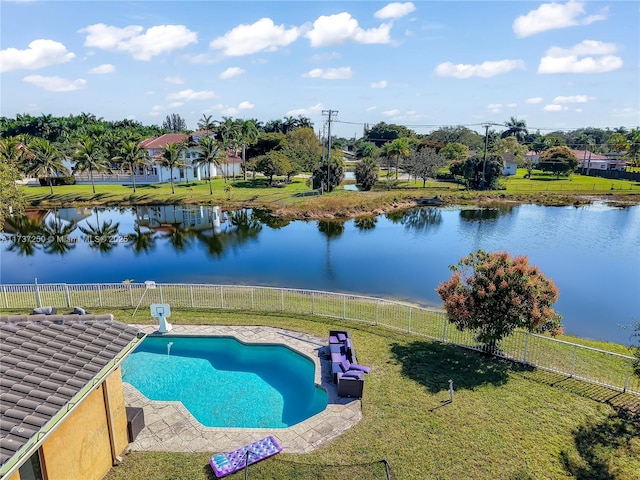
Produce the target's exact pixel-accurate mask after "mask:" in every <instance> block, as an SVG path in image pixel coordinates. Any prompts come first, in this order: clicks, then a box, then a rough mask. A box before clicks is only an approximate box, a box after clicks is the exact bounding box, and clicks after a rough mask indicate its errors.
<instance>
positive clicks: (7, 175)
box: [0, 140, 26, 231]
mask: <svg viewBox="0 0 640 480" xmlns="http://www.w3.org/2000/svg"><path fill="white" fill-rule="evenodd" d="M1 142H2V143H4V140H2V141H1ZM2 148H4V147H2ZM21 178H22V175H21V174H20V170H19V169H18V166H17V162H15V161H13V160H10V159H8V158H6V157H5V156H4V155H3V156H1V157H0V231H2V229H3V228H4V222H5V219H6V218H8V217H10V216H11V215H20V214H21V213H22V211H23V210H24V208H25V205H26V201H25V198H24V192H23V191H22V190H21V189H20V188H19V187H18V185H17V184H16V182H17V181H18V180H20V179H21Z"/></svg>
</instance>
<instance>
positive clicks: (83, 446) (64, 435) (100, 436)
mask: <svg viewBox="0 0 640 480" xmlns="http://www.w3.org/2000/svg"><path fill="white" fill-rule="evenodd" d="M102 388H103V386H101V387H100V388H98V389H96V390H94V391H93V392H92V393H91V394H90V395H89V396H88V397H87V398H85V400H84V401H83V402H82V403H81V404H80V405H79V406H78V407H77V408H76V409H75V410H74V412H73V413H72V414H71V415H70V416H69V417H68V418H67V419H65V421H64V422H62V424H61V425H60V426H59V427H58V428H57V430H56V431H55V432H54V433H53V434H52V435H51V437H50V438H49V439H47V441H46V442H45V443H44V445H43V446H42V453H43V457H44V462H45V464H46V468H47V476H48V479H49V480H58V479H60V480H76V479H77V480H92V479H96V480H99V479H101V478H102V477H104V476H105V475H106V473H107V472H108V471H109V469H110V468H111V464H112V461H111V447H110V443H109V431H108V428H107V416H106V412H105V406H104V398H103V393H102ZM123 408H124V406H123ZM125 428H126V426H125Z"/></svg>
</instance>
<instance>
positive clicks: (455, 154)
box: [439, 142, 469, 162]
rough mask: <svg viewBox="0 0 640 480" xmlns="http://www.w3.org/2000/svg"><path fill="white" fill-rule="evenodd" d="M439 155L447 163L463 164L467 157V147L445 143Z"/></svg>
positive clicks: (460, 144) (455, 143) (461, 144)
mask: <svg viewBox="0 0 640 480" xmlns="http://www.w3.org/2000/svg"><path fill="white" fill-rule="evenodd" d="M439 153H440V155H442V156H443V157H444V159H445V160H447V161H449V162H453V161H462V162H464V161H465V160H466V159H467V157H468V156H469V147H467V146H466V145H465V144H463V143H458V142H451V143H447V144H446V145H445V146H444V147H443V148H442V149H441V150H440V152H439Z"/></svg>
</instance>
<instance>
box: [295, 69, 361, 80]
mask: <svg viewBox="0 0 640 480" xmlns="http://www.w3.org/2000/svg"><path fill="white" fill-rule="evenodd" d="M352 74H353V72H352V71H351V67H339V68H314V69H313V70H311V71H309V72H307V73H305V74H304V75H302V76H303V77H310V78H323V79H325V80H345V79H348V78H351V75H352Z"/></svg>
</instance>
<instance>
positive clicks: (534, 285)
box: [436, 250, 562, 353]
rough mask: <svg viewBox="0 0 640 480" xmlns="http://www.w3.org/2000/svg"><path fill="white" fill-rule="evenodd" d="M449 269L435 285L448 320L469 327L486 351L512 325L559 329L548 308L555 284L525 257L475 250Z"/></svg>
mask: <svg viewBox="0 0 640 480" xmlns="http://www.w3.org/2000/svg"><path fill="white" fill-rule="evenodd" d="M449 268H450V269H451V270H452V271H453V274H452V275H451V278H450V279H449V280H447V281H445V282H443V283H441V284H440V285H439V286H438V288H437V289H436V291H437V292H438V295H439V296H440V298H441V299H442V300H443V301H444V308H445V310H446V312H447V315H448V317H449V321H451V322H452V323H453V324H454V325H455V326H456V327H457V328H458V329H459V330H471V331H473V332H474V333H475V335H476V339H477V340H478V341H479V342H481V343H482V344H484V346H485V349H486V350H488V351H489V352H491V353H495V352H496V351H497V345H498V342H499V341H500V340H501V339H502V338H504V337H506V336H507V335H509V334H510V333H511V332H513V331H514V330H515V329H516V328H523V329H526V330H529V331H530V332H537V333H541V332H550V333H551V334H552V335H556V334H559V333H562V327H561V326H560V322H561V320H562V317H561V316H560V315H559V314H557V313H556V312H555V311H554V310H553V308H552V305H553V304H554V302H555V301H556V300H557V299H558V289H557V288H556V286H555V284H554V283H553V281H552V280H550V279H548V278H546V277H545V276H544V275H543V274H542V273H541V272H540V271H539V270H538V267H536V266H532V265H529V260H528V259H527V257H526V256H523V255H520V256H517V257H515V258H511V257H510V256H509V254H508V253H506V252H496V253H487V252H485V251H483V250H478V251H477V252H475V253H471V254H470V255H469V256H468V257H464V258H462V259H461V260H460V261H459V262H458V264H457V265H451V266H450V267H449Z"/></svg>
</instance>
